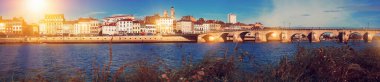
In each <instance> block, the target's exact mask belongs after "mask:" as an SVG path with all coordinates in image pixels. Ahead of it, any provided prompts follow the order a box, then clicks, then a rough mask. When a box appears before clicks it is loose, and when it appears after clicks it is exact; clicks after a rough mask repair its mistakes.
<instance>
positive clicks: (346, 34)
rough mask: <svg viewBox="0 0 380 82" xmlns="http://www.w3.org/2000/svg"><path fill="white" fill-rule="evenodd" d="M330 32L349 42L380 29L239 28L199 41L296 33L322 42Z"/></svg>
mask: <svg viewBox="0 0 380 82" xmlns="http://www.w3.org/2000/svg"><path fill="white" fill-rule="evenodd" d="M325 33H330V34H333V36H336V37H337V38H338V39H339V41H340V42H348V41H349V40H350V39H351V38H350V36H353V35H359V36H361V37H360V38H361V40H364V41H365V42H371V41H372V39H373V37H374V36H375V35H376V34H379V33H380V29H321V28H319V29H314V28H303V29H301V28H297V29H280V28H278V29H260V30H239V31H223V32H212V33H206V34H201V35H199V36H198V40H197V41H198V42H226V41H233V42H243V41H245V40H246V38H247V37H251V38H254V40H253V41H255V42H267V41H269V39H270V38H272V39H276V40H280V41H281V42H291V41H292V37H294V36H296V35H303V36H307V39H308V40H309V41H310V42H320V37H321V36H322V35H323V34H325Z"/></svg>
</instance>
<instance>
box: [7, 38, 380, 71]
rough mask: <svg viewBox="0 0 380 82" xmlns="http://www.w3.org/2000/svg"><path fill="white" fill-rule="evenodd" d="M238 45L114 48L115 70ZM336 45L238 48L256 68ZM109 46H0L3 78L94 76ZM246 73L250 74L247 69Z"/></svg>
mask: <svg viewBox="0 0 380 82" xmlns="http://www.w3.org/2000/svg"><path fill="white" fill-rule="evenodd" d="M375 44H376V42H372V43H364V42H357V43H350V44H349V45H350V46H352V47H354V48H357V49H362V48H364V47H366V46H373V45H375ZM236 45H237V44H236V43H144V44H142V43H140V44H113V45H112V53H113V56H112V58H113V59H112V61H113V64H112V67H111V69H112V70H116V69H117V68H118V67H120V66H121V65H123V64H126V63H130V62H135V61H139V60H144V61H152V62H154V61H155V60H157V59H158V58H159V59H162V60H163V61H164V62H165V63H166V64H167V65H168V66H169V67H171V68H176V67H179V66H180V65H181V60H182V57H183V55H192V56H193V58H194V61H195V62H196V61H199V60H201V59H203V57H204V55H205V54H210V53H211V54H212V53H216V54H223V53H224V52H225V49H228V52H229V53H232V52H233V48H235V47H236ZM343 45H344V44H341V43H335V42H321V43H308V42H300V43H280V42H268V43H252V42H245V43H241V44H239V51H241V52H248V53H249V54H250V55H252V56H253V57H254V64H255V65H257V66H261V65H267V64H274V65H275V64H276V63H278V61H279V60H280V59H281V58H282V57H284V56H292V55H293V53H295V52H296V50H297V46H304V47H306V48H313V47H321V46H335V47H339V46H343ZM109 48H110V47H109V44H1V45H0V77H10V76H28V75H29V76H33V75H37V74H42V75H47V76H48V75H51V74H55V73H67V72H75V71H77V70H83V71H85V72H86V73H87V74H90V73H91V70H92V69H93V68H94V67H93V66H94V65H103V64H105V63H107V62H108V59H109ZM247 70H250V69H248V68H247Z"/></svg>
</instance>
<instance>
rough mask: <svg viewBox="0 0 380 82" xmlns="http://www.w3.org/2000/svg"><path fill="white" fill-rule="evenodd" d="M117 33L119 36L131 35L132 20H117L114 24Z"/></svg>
mask: <svg viewBox="0 0 380 82" xmlns="http://www.w3.org/2000/svg"><path fill="white" fill-rule="evenodd" d="M116 26H117V31H118V34H119V35H127V34H130V33H132V27H133V20H132V19H123V20H119V21H118V22H117V23H116Z"/></svg>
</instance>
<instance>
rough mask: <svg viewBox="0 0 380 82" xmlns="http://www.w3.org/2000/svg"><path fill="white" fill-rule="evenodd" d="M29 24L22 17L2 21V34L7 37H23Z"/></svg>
mask: <svg viewBox="0 0 380 82" xmlns="http://www.w3.org/2000/svg"><path fill="white" fill-rule="evenodd" d="M27 27H28V26H27V24H26V22H25V20H24V18H22V17H19V18H17V17H14V18H13V19H1V20H0V32H1V33H3V34H6V35H22V34H23V31H24V29H25V28H27Z"/></svg>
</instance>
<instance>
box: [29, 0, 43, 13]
mask: <svg viewBox="0 0 380 82" xmlns="http://www.w3.org/2000/svg"><path fill="white" fill-rule="evenodd" d="M26 4H27V6H26V7H27V9H28V11H30V12H32V13H44V11H45V10H46V9H47V5H48V4H47V1H46V0H27V1H26Z"/></svg>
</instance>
